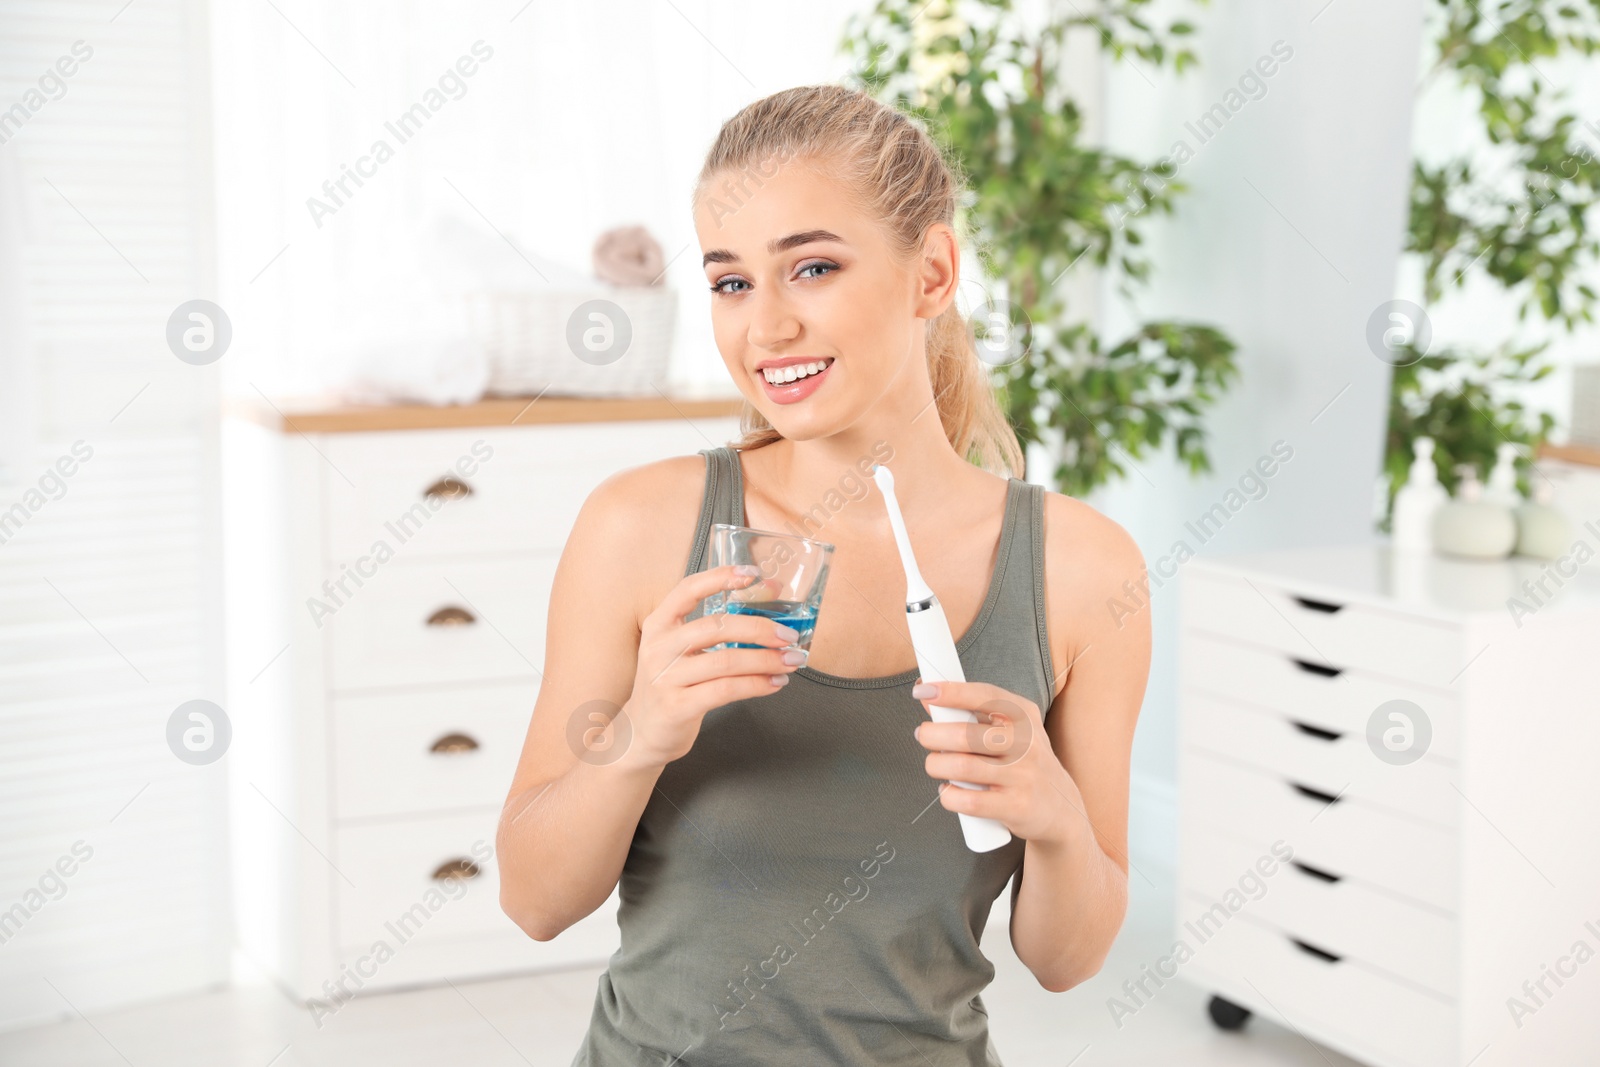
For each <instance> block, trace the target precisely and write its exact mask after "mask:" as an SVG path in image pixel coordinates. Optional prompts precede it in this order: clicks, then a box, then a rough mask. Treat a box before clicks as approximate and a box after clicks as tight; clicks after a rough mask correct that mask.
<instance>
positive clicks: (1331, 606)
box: [1294, 596, 1344, 615]
mask: <svg viewBox="0 0 1600 1067" xmlns="http://www.w3.org/2000/svg"><path fill="white" fill-rule="evenodd" d="M1294 601H1295V603H1296V604H1299V605H1300V606H1301V607H1303V608H1310V609H1311V610H1312V611H1321V612H1325V613H1327V614H1329V615H1332V614H1333V613H1334V612H1336V611H1339V610H1341V609H1343V608H1344V605H1343V604H1335V603H1333V602H1332V601H1331V600H1312V599H1311V598H1310V597H1308V596H1297V597H1295V598H1294Z"/></svg>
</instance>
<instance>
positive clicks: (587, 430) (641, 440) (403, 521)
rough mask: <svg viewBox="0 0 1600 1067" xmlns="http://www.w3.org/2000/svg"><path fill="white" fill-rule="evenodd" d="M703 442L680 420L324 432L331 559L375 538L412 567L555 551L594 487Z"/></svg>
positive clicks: (348, 556)
mask: <svg viewBox="0 0 1600 1067" xmlns="http://www.w3.org/2000/svg"><path fill="white" fill-rule="evenodd" d="M704 421H705V422H706V424H707V425H708V426H721V425H723V423H724V422H727V423H728V425H729V426H735V425H736V421H735V422H729V421H728V420H725V419H722V418H718V419H712V420H704ZM735 432H736V431H735ZM706 441H707V438H706V436H704V435H703V434H702V433H701V432H700V430H698V429H696V426H695V424H693V423H691V422H689V421H688V420H687V419H665V420H660V421H651V422H628V423H594V424H590V425H583V426H574V425H538V426H514V427H512V426H484V427H472V428H463V429H439V430H408V431H383V432H375V433H341V434H329V435H327V436H326V437H324V438H323V439H322V449H323V451H324V452H325V453H326V454H327V456H328V458H329V461H330V462H331V464H332V466H333V467H334V470H332V471H328V472H326V474H325V476H324V479H323V493H324V497H323V499H324V502H325V505H326V512H327V522H328V552H329V555H330V557H331V559H332V560H334V561H335V562H342V561H350V560H354V559H357V558H359V557H361V556H364V555H370V554H372V553H373V545H374V543H375V542H377V541H379V540H382V541H384V542H385V543H387V544H388V545H389V547H390V549H391V550H393V551H395V552H396V553H401V552H403V553H405V555H406V556H407V557H408V558H418V557H423V556H430V555H440V554H445V555H450V554H456V553H463V552H468V553H470V552H539V551H549V552H559V551H560V549H561V547H562V546H563V545H564V544H565V543H566V540H567V534H568V533H569V532H570V531H571V530H572V524H573V523H574V522H575V521H576V520H577V517H578V510H579V508H581V507H582V506H583V502H584V500H586V499H587V498H588V496H589V493H590V492H591V491H593V489H594V487H595V486H597V485H599V484H600V482H601V481H603V480H605V479H606V478H607V477H609V476H610V475H612V474H614V473H616V472H617V471H620V470H623V469H625V468H627V467H634V466H638V465H640V464H643V463H648V462H650V461H652V460H656V459H661V458H664V457H667V456H675V455H684V454H690V455H692V454H693V453H695V452H696V451H698V450H699V449H702V448H705V447H706Z"/></svg>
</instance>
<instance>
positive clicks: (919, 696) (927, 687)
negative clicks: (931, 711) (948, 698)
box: [911, 682, 939, 700]
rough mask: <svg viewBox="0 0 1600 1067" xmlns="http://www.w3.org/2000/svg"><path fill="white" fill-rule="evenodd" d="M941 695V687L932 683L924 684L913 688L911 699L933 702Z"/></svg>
mask: <svg viewBox="0 0 1600 1067" xmlns="http://www.w3.org/2000/svg"><path fill="white" fill-rule="evenodd" d="M938 695H939V687H938V686H936V685H934V684H933V683H932V682H922V683H920V684H918V685H914V686H912V687H911V699H913V700H932V699H933V698H934V697H936V696H938Z"/></svg>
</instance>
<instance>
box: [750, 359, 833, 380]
mask: <svg viewBox="0 0 1600 1067" xmlns="http://www.w3.org/2000/svg"><path fill="white" fill-rule="evenodd" d="M832 364H833V357H832V356H828V357H825V358H823V359H818V360H813V361H812V362H810V363H794V364H791V365H789V366H787V367H767V368H766V369H765V370H762V371H761V372H760V373H761V376H762V378H763V379H765V381H766V383H767V384H768V385H787V384H789V383H790V382H799V381H804V380H805V379H807V378H810V377H814V376H815V375H818V374H821V373H822V372H823V371H825V370H827V369H828V367H829V366H831V365H832Z"/></svg>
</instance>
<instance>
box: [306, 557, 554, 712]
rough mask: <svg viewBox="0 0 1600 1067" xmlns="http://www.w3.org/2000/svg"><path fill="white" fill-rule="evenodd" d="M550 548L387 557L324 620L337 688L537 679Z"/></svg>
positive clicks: (551, 569) (541, 660) (551, 566)
mask: <svg viewBox="0 0 1600 1067" xmlns="http://www.w3.org/2000/svg"><path fill="white" fill-rule="evenodd" d="M558 561H559V556H558V555H556V554H549V555H537V556H504V557H498V558H490V559H474V558H468V559H447V560H392V561H390V562H389V563H387V564H384V565H383V566H382V567H381V568H380V569H379V570H378V571H377V572H376V573H375V574H374V575H373V577H371V578H368V579H366V581H365V583H364V584H363V585H362V586H361V587H360V588H357V589H353V591H352V595H351V596H350V597H349V598H348V599H347V600H345V601H344V602H343V604H342V605H341V606H339V607H338V608H336V609H335V611H334V614H333V615H332V616H330V617H327V618H326V619H324V628H325V629H326V631H327V633H328V642H329V656H328V663H329V666H328V670H329V678H330V684H331V685H332V687H333V688H334V689H335V690H338V691H348V690H354V689H369V688H377V687H383V686H403V685H419V684H428V683H442V682H476V681H490V680H494V679H511V678H519V677H532V678H537V677H538V676H539V671H540V670H541V669H542V668H543V663H544V635H545V617H546V613H547V611H548V608H549V601H550V584H551V582H552V581H553V580H554V578H555V570H556V564H557V562H558Z"/></svg>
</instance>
